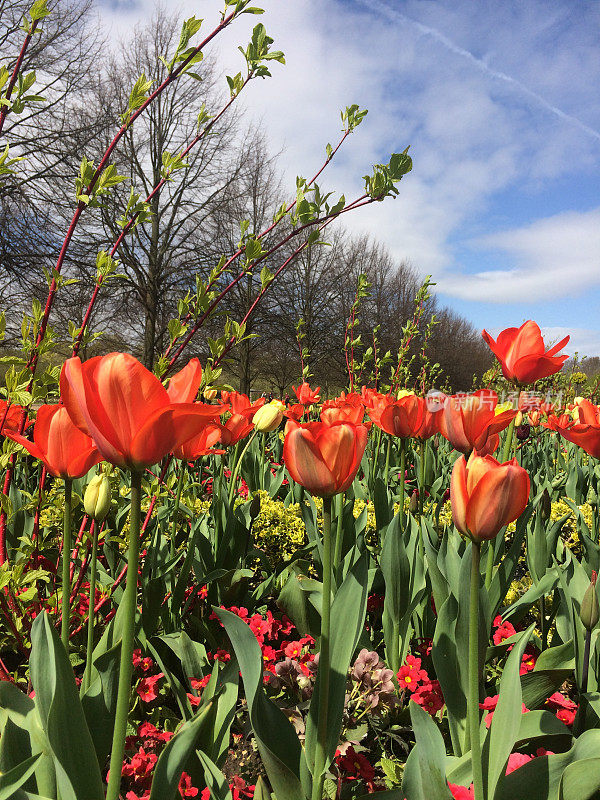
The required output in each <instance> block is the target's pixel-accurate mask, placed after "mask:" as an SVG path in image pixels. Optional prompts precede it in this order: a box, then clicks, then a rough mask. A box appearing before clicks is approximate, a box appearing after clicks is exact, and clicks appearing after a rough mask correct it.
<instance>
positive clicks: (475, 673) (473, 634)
mask: <svg viewBox="0 0 600 800" xmlns="http://www.w3.org/2000/svg"><path fill="white" fill-rule="evenodd" d="M480 551H481V544H480V543H479V542H472V544H471V555H472V561H471V603H470V610H469V700H468V705H467V710H468V717H469V729H470V732H471V763H472V766H473V789H474V792H473V793H474V800H484V795H483V772H482V769H481V739H480V737H479V561H480V556H481V552H480Z"/></svg>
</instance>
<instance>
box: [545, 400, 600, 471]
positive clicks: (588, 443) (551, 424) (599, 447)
mask: <svg viewBox="0 0 600 800" xmlns="http://www.w3.org/2000/svg"><path fill="white" fill-rule="evenodd" d="M578 407H579V422H574V421H573V419H572V417H571V416H569V415H568V414H562V415H561V416H560V417H549V418H548V422H547V423H546V427H548V428H551V429H552V430H555V431H557V432H558V433H560V435H561V436H562V437H563V438H564V439H566V440H567V441H568V442H573V444H576V445H578V446H579V447H581V448H582V449H583V450H585V452H586V453H589V455H591V456H593V457H594V458H600V407H598V406H595V405H594V404H593V403H590V401H589V400H585V399H582V400H580V401H579V403H578ZM542 424H544V423H542Z"/></svg>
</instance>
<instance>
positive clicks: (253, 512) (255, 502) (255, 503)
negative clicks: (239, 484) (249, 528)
mask: <svg viewBox="0 0 600 800" xmlns="http://www.w3.org/2000/svg"><path fill="white" fill-rule="evenodd" d="M259 514H260V494H259V493H258V492H256V494H255V495H254V497H253V498H252V502H251V503H250V519H251V520H252V521H254V520H255V519H256V518H257V517H258V515H259Z"/></svg>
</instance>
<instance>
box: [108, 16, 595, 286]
mask: <svg viewBox="0 0 600 800" xmlns="http://www.w3.org/2000/svg"><path fill="white" fill-rule="evenodd" d="M256 2H257V4H258V5H262V6H263V7H264V8H265V9H266V11H267V13H266V14H265V15H264V16H263V17H250V16H247V17H245V18H242V19H241V20H240V22H239V24H236V26H235V27H231V28H230V29H228V30H227V31H225V32H224V34H223V35H222V36H221V37H220V38H219V41H218V45H216V46H215V47H216V49H217V50H218V52H219V54H220V55H219V57H220V60H221V63H222V64H223V65H224V68H226V69H227V70H228V71H229V72H230V73H231V72H233V71H237V70H238V69H240V68H241V64H240V60H239V54H238V53H237V51H236V47H237V45H238V44H240V43H244V42H245V41H247V38H248V36H249V32H250V30H251V28H252V26H253V25H254V24H256V22H257V21H259V20H260V21H262V22H264V24H265V25H266V27H267V31H268V32H269V33H270V35H272V36H273V37H274V39H275V46H276V47H277V48H280V49H282V50H283V51H284V52H285V54H286V60H287V66H286V67H280V65H278V64H274V65H273V69H272V72H273V77H272V78H270V79H267V80H265V81H256V82H255V84H254V85H251V86H250V87H249V89H248V92H247V94H245V96H242V97H241V98H240V102H241V104H242V106H243V107H244V108H245V109H246V111H247V114H248V116H249V117H250V118H253V119H254V120H256V121H261V122H262V124H263V126H264V129H265V131H266V132H267V135H268V138H269V141H270V143H271V146H272V148H273V150H274V151H283V155H282V160H281V164H282V167H283V168H284V170H285V173H286V178H287V183H288V185H289V186H290V188H291V187H292V186H293V181H294V178H295V176H296V174H303V175H305V176H309V175H311V174H312V172H313V171H314V170H315V169H316V168H318V167H319V166H320V164H321V162H322V158H323V151H324V145H325V144H326V143H327V142H328V141H329V142H334V141H335V140H336V138H337V137H338V136H339V129H340V122H339V109H340V108H343V107H344V106H345V105H347V104H349V103H353V102H356V103H359V104H360V105H362V106H366V107H368V108H369V115H368V117H367V118H366V120H365V121H364V122H363V124H362V125H361V126H360V127H359V128H358V130H357V131H356V132H355V134H353V136H352V137H351V138H350V140H349V141H348V143H347V145H346V146H345V147H344V149H343V150H342V151H341V152H340V153H339V155H338V156H337V157H336V159H335V161H334V162H333V163H332V164H331V165H330V167H329V168H328V170H327V172H326V173H325V175H324V176H323V178H322V185H323V186H324V187H326V188H334V189H336V190H337V191H339V192H344V193H345V194H346V197H347V198H350V197H354V196H356V195H357V194H360V193H361V190H362V181H361V176H362V175H364V174H365V173H366V172H367V171H369V169H370V166H371V164H372V163H374V162H378V161H381V160H382V159H386V158H387V156H388V155H389V153H390V152H391V151H393V150H396V151H397V150H399V149H403V148H404V147H405V146H406V145H407V144H411V145H412V147H411V154H412V156H413V159H414V162H415V168H414V171H413V173H411V174H410V175H408V176H407V177H406V178H405V179H404V180H403V181H402V183H401V185H400V195H399V197H398V198H397V199H396V200H395V201H393V202H391V201H386V202H384V203H382V204H375V205H373V206H369V207H368V208H366V209H364V210H361V211H360V212H358V213H356V214H351V215H348V216H347V217H346V221H345V224H347V225H349V226H351V227H352V229H354V230H357V231H361V232H362V231H368V232H370V233H371V234H372V235H373V236H375V237H376V238H378V239H380V240H381V241H383V242H384V243H386V244H387V245H388V246H389V247H390V249H391V250H392V252H393V253H394V254H395V255H396V257H397V258H398V259H403V258H406V259H410V260H411V261H412V263H414V264H415V266H416V267H417V268H418V269H420V271H421V272H422V273H423V274H425V273H434V279H437V280H438V284H439V288H440V289H443V290H444V291H445V292H447V293H448V294H453V295H455V296H458V297H461V298H467V299H471V300H489V301H492V302H508V301H514V300H520V299H523V298H526V300H527V302H530V301H531V298H532V297H535V298H536V299H547V298H551V297H556V296H557V295H559V294H560V292H564V291H567V292H569V293H571V294H575V293H577V292H578V291H582V288H585V287H586V286H590V285H592V284H593V283H595V282H596V280H597V279H596V277H595V272H600V270H598V260H597V250H598V229H599V227H600V226H598V211H594V212H589V213H588V214H585V213H579V214H576V213H574V212H568V211H567V210H565V213H564V214H562V215H557V216H556V217H552V218H550V219H548V220H540V221H539V222H537V223H533V224H531V225H528V226H523V227H520V228H518V229H516V230H513V231H510V230H509V231H505V232H504V233H502V234H494V235H491V236H486V235H485V234H484V235H482V236H481V237H480V238H479V240H478V241H477V242H473V243H472V245H473V247H475V246H477V247H479V248H480V249H482V250H489V249H493V250H495V251H496V252H497V253H499V254H500V256H501V258H499V269H498V270H492V269H490V270H489V271H487V272H482V273H480V274H479V275H476V276H472V275H468V276H466V277H465V276H464V275H463V274H462V272H461V271H460V267H459V265H457V263H456V256H455V250H454V247H453V245H452V242H455V241H456V240H457V238H458V237H457V235H458V234H462V236H463V237H464V236H465V235H469V234H465V233H464V231H465V230H469V229H470V231H473V230H474V229H477V230H481V231H485V230H486V225H487V221H486V210H487V209H488V207H489V204H490V203H491V202H492V200H493V199H494V198H495V196H496V195H497V193H499V192H501V191H503V192H508V191H512V192H515V194H517V195H520V194H521V193H522V192H523V191H527V190H529V191H531V190H532V187H533V189H535V190H539V188H540V186H542V187H544V188H547V187H550V188H551V186H552V183H551V182H552V181H553V180H554V179H555V178H557V177H564V176H565V175H571V176H573V175H574V176H576V175H577V171H578V170H583V169H585V168H587V167H588V165H589V168H590V169H597V166H596V165H595V162H596V163H597V154H598V141H597V139H596V138H595V137H594V136H593V135H591V134H590V131H592V132H595V131H596V132H597V130H598V128H599V127H600V105H599V102H598V99H597V96H596V92H595V91H594V86H596V85H597V84H598V81H600V61H599V60H598V59H597V45H594V42H593V34H592V31H591V30H590V25H589V24H587V23H589V17H588V18H586V17H585V16H582V17H581V19H579V18H578V17H577V15H575V14H568V13H567V12H566V10H565V9H566V6H565V7H562V6H561V5H560V4H557V5H556V6H553V9H554V10H553V11H552V13H550V12H549V10H548V6H547V3H546V2H545V0H531V1H530V2H529V3H527V4H522V3H519V2H517V1H516V0H515V2H512V3H506V4H499V5H495V6H494V5H491V4H488V3H485V4H481V5H480V6H478V5H477V4H475V5H474V4H473V3H472V1H471V0H457V1H456V2H454V0H453V2H452V3H450V2H447V1H446V2H444V1H443V0H428V2H423V0H406V2H403V3H402V4H398V3H396V2H394V1H393V0H383V1H382V0H354V2H350V0H293V1H292V0H286V1H285V2H283V1H282V0H262V2H261V0H256ZM152 7H153V2H151V0H139V1H138V3H137V4H136V5H135V7H134V8H131V9H126V8H125V7H124V6H123V5H122V6H121V8H120V9H119V10H118V11H115V10H114V9H110V8H108V7H106V6H103V7H102V8H103V12H102V13H103V17H104V20H105V21H106V22H107V23H111V24H113V25H114V27H115V31H117V32H121V33H122V34H123V35H125V36H126V35H131V30H132V27H133V23H134V22H136V21H137V22H140V23H143V22H145V21H146V20H147V19H148V17H149V14H150V10H151V8H152ZM170 7H171V6H169V8H170ZM173 7H174V8H179V9H180V10H181V12H182V16H184V15H185V16H189V15H191V14H192V13H196V14H197V15H201V14H203V13H206V16H207V20H206V22H205V28H206V30H207V31H208V30H210V27H209V26H210V24H211V22H214V21H216V19H217V11H218V7H219V5H218V4H216V3H213V1H212V0H210V2H206V0H205V2H204V3H203V4H202V5H201V7H200V8H199V7H198V2H197V0H185V2H181V3H180V4H177V6H175V4H174V6H173ZM390 7H391V8H392V10H393V9H395V8H398V7H401V8H402V11H403V13H405V15H406V17H409V18H410V19H411V20H412V22H406V20H404V22H403V21H402V15H400V18H398V19H395V20H394V19H391V18H390V14H389V13H386V12H385V11H382V8H388V10H389V8H390ZM581 13H583V12H581ZM586 13H588V14H589V15H592V14H593V13H594V12H593V11H592V10H590V11H588V12H586ZM586 20H587V23H586ZM592 27H593V26H592ZM432 29H435V30H436V31H438V33H439V32H440V31H443V36H442V38H440V36H439V35H437V36H436V35H433V34H432V33H431V30H432ZM448 42H450V46H449V44H448ZM594 54H595V56H596V59H595V60H594V58H593V55H594ZM557 64H560V69H557V67H556V65H557ZM588 129H589V130H588Z"/></svg>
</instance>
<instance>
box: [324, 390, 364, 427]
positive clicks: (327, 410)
mask: <svg viewBox="0 0 600 800" xmlns="http://www.w3.org/2000/svg"><path fill="white" fill-rule="evenodd" d="M364 416H365V407H364V405H363V404H362V401H361V399H360V396H359V395H357V394H352V395H348V396H347V397H337V398H336V399H335V400H326V401H325V402H324V403H323V408H322V409H321V419H322V420H323V422H326V423H327V424H328V425H333V423H334V422H353V423H354V424H355V425H360V423H361V422H362V421H363V418H364Z"/></svg>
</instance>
